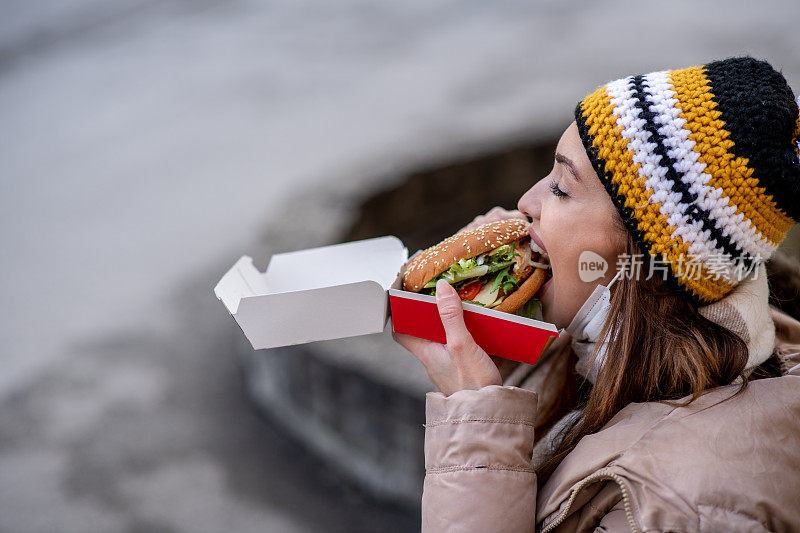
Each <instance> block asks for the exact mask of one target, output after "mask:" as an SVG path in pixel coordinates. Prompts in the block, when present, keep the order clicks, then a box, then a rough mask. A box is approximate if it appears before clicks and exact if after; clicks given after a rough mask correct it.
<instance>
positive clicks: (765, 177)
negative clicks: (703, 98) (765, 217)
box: [704, 57, 800, 221]
mask: <svg viewBox="0 0 800 533" xmlns="http://www.w3.org/2000/svg"><path fill="white" fill-rule="evenodd" d="M704 70H705V74H706V77H707V78H708V80H709V82H710V83H711V93H712V94H713V98H714V102H715V103H716V104H717V106H716V110H717V111H720V112H721V113H722V114H721V116H720V119H721V120H722V121H723V122H724V123H725V129H726V130H727V131H729V132H730V137H729V139H730V140H732V141H733V147H731V148H729V150H728V151H729V152H730V153H732V154H733V155H734V156H736V157H741V158H746V159H747V160H748V163H747V166H748V167H750V168H752V169H753V177H754V178H756V179H757V180H758V182H759V184H760V185H761V186H763V187H764V188H765V189H766V190H767V193H768V194H769V195H770V196H772V198H773V200H774V201H775V203H776V204H777V205H778V207H779V208H780V209H781V210H783V211H784V212H785V213H786V214H787V215H789V216H790V217H791V218H793V219H794V220H795V221H798V220H800V163H798V160H797V153H796V152H795V150H794V146H793V144H792V140H793V137H794V129H795V127H796V124H797V113H798V110H797V103H796V102H795V99H794V94H793V93H792V89H791V88H790V87H789V85H788V84H787V83H786V79H785V78H784V77H783V75H782V74H781V73H780V72H778V71H776V70H775V69H774V68H772V66H771V65H770V64H769V63H767V62H766V61H759V60H757V59H754V58H752V57H733V58H729V59H725V60H722V61H714V62H712V63H709V64H707V65H705V66H704Z"/></svg>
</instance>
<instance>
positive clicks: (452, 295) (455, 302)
mask: <svg viewBox="0 0 800 533" xmlns="http://www.w3.org/2000/svg"><path fill="white" fill-rule="evenodd" d="M436 306H437V307H438V308H439V317H440V318H441V319H442V325H443V326H444V333H445V336H446V337H447V346H448V348H449V349H451V350H453V351H456V352H458V351H460V350H462V349H464V348H467V347H469V346H470V344H475V341H474V339H473V338H472V335H471V334H470V332H469V330H467V326H466V324H464V309H463V307H462V305H461V298H459V297H458V294H457V293H456V291H455V289H453V287H451V286H450V284H449V283H447V282H446V281H444V280H442V279H440V280H439V281H437V282H436Z"/></svg>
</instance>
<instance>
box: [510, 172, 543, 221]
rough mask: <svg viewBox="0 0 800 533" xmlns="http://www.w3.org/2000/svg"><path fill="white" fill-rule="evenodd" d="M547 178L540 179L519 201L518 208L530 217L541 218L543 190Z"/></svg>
mask: <svg viewBox="0 0 800 533" xmlns="http://www.w3.org/2000/svg"><path fill="white" fill-rule="evenodd" d="M544 182H545V179H544V178H542V179H541V180H539V181H538V182H537V183H536V185H534V186H533V187H531V188H530V189H528V190H527V191H525V194H523V195H522V196H521V197H520V199H519V201H518V202H517V209H519V211H520V212H521V213H522V214H524V215H527V216H529V217H530V218H534V219H537V220H538V219H539V217H540V216H541V214H542V192H543V189H544V186H543V184H544Z"/></svg>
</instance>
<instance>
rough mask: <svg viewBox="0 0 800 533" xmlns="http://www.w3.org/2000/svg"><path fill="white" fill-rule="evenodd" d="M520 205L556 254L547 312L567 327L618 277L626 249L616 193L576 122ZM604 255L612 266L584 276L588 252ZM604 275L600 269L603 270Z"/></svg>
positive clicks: (545, 298) (543, 294)
mask: <svg viewBox="0 0 800 533" xmlns="http://www.w3.org/2000/svg"><path fill="white" fill-rule="evenodd" d="M517 208H518V209H519V210H520V211H521V212H522V213H524V214H525V215H527V216H529V217H531V218H532V219H533V220H532V221H531V230H532V232H533V234H532V238H533V240H534V241H536V242H537V244H538V245H539V246H541V247H542V248H544V250H545V251H546V252H547V254H548V255H549V256H550V264H551V266H552V274H553V277H552V278H551V279H550V280H549V281H548V282H547V283H545V284H544V285H543V286H542V289H541V290H540V291H539V294H538V296H539V298H540V299H541V301H542V307H543V311H542V313H543V317H544V319H545V321H547V322H552V323H554V324H555V325H556V326H558V327H559V328H563V327H566V326H567V325H569V323H570V322H571V321H572V318H573V317H574V316H575V314H576V313H577V312H578V309H580V307H581V305H583V303H584V302H585V301H586V298H588V297H589V295H590V294H591V293H592V291H593V290H594V288H595V287H596V286H597V285H598V284H600V283H605V284H607V283H608V282H609V281H611V278H612V277H613V276H614V273H615V271H616V266H617V256H618V255H619V254H621V253H623V252H624V250H625V244H626V240H627V237H626V233H625V229H624V226H623V224H622V220H621V219H620V217H619V214H618V213H617V211H616V208H615V207H614V204H613V203H612V202H611V198H610V197H609V195H608V193H607V192H606V191H605V189H604V188H603V185H602V184H601V183H600V179H599V178H598V177H597V173H596V172H595V171H594V169H593V168H592V164H591V162H590V161H589V157H588V156H587V155H586V151H585V150H584V148H583V144H582V143H581V139H580V137H579V136H578V127H577V126H576V124H575V122H573V123H572V124H570V126H569V127H568V128H567V129H566V131H564V133H563V135H561V139H559V141H558V146H557V147H556V154H555V162H554V164H553V170H552V171H551V172H550V174H549V175H548V176H546V177H545V178H543V179H542V180H540V181H539V182H538V183H537V184H536V185H534V186H533V187H531V188H530V190H528V191H527V192H526V193H525V194H524V195H523V196H522V198H520V199H519V202H518V203H517ZM586 251H590V252H594V253H595V254H598V255H600V256H601V257H602V258H603V259H605V261H606V264H607V265H608V268H607V270H606V271H605V274H604V275H603V276H602V277H599V278H597V279H594V280H589V279H588V278H590V277H592V276H591V273H592V272H593V271H590V270H588V269H586V268H584V269H583V273H584V275H583V278H584V280H587V281H583V280H582V279H581V275H579V259H581V260H583V259H586V258H587V256H588V255H589V254H585V255H584V257H583V258H581V254H582V253H583V252H586ZM598 275H599V273H598Z"/></svg>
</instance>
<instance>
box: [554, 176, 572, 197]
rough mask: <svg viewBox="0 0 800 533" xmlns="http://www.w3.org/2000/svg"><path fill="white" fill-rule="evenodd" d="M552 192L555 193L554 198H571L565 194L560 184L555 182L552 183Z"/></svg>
mask: <svg viewBox="0 0 800 533" xmlns="http://www.w3.org/2000/svg"><path fill="white" fill-rule="evenodd" d="M550 192H551V193H553V195H554V196H557V197H559V198H566V197H567V196H569V195H568V194H567V193H565V192H564V191H562V190H561V189H560V188H559V187H558V182H557V181H555V180H553V181H551V182H550Z"/></svg>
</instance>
